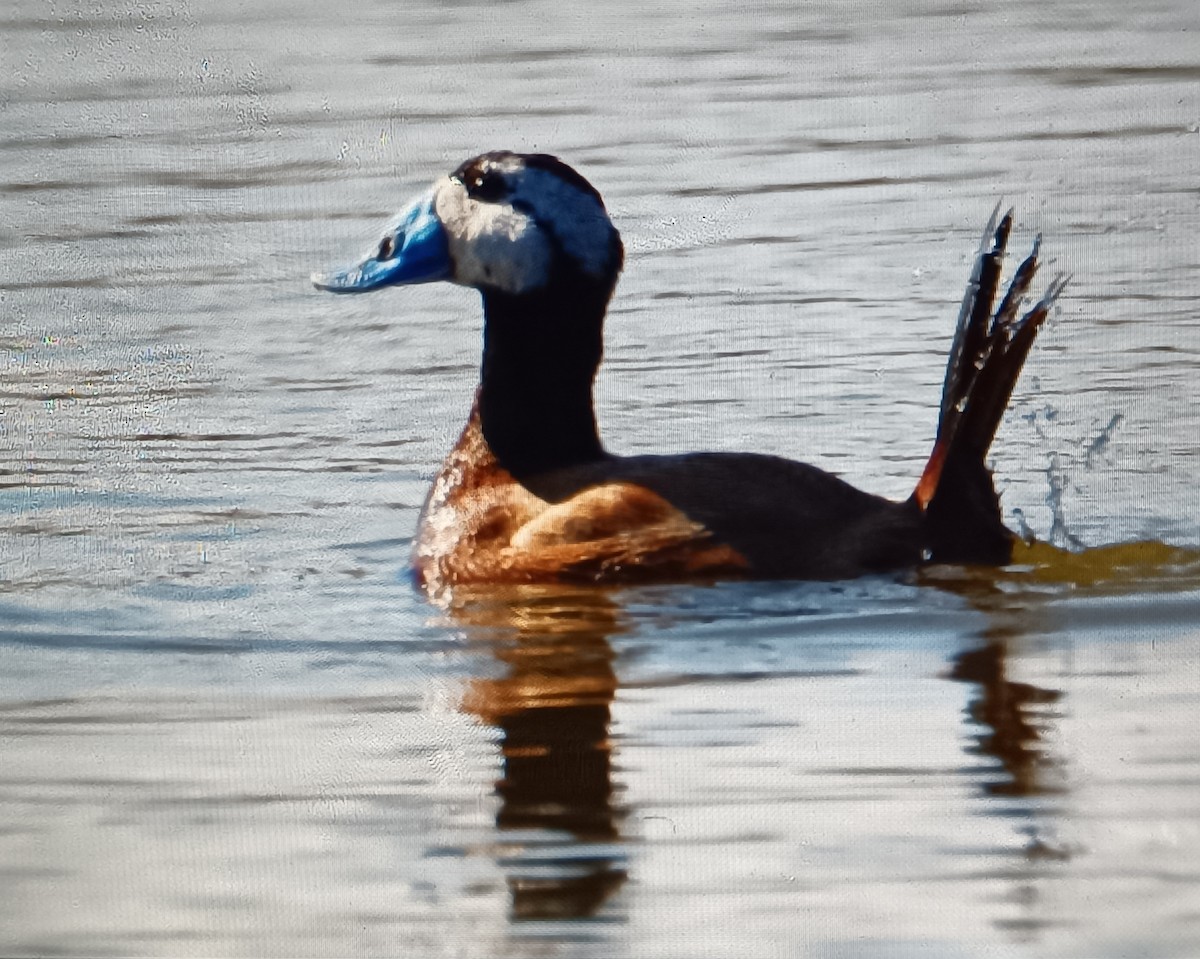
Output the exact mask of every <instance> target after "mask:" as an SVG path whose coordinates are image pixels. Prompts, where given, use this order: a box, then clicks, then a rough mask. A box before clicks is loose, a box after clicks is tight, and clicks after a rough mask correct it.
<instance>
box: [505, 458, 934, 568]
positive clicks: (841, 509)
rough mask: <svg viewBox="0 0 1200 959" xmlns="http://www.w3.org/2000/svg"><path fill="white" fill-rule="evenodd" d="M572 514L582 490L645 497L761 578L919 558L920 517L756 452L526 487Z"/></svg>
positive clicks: (618, 467) (613, 465)
mask: <svg viewBox="0 0 1200 959" xmlns="http://www.w3.org/2000/svg"><path fill="white" fill-rule="evenodd" d="M527 485H528V486H529V488H530V489H531V490H532V491H533V492H535V493H536V494H537V495H538V497H539V498H541V499H544V500H547V501H548V502H551V503H555V504H558V506H557V507H556V508H559V509H563V510H565V511H568V512H569V511H570V510H571V509H572V504H573V503H579V502H581V500H580V496H581V494H584V492H585V491H586V490H589V489H597V488H616V489H622V488H624V489H628V490H629V495H630V496H636V495H638V493H637V491H647V492H649V493H650V494H652V495H653V496H655V497H657V498H659V499H661V500H663V501H665V502H666V503H669V504H670V505H671V506H672V507H673V508H674V509H675V510H678V511H679V513H681V514H682V515H683V516H686V517H687V519H688V520H689V521H691V522H692V523H693V524H695V525H697V526H699V527H702V528H703V529H704V531H705V533H706V535H707V536H708V537H709V538H711V540H712V541H713V542H716V543H720V544H723V545H724V546H726V547H728V548H730V549H731V550H732V551H733V552H735V553H736V554H737V555H738V556H740V557H741V558H742V559H743V560H744V562H745V574H746V575H748V576H752V577H763V578H804V579H840V578H845V577H852V576H860V575H862V574H864V573H869V572H877V571H880V570H887V569H895V568H897V567H902V566H911V565H913V564H915V563H917V562H919V561H920V559H921V550H920V515H919V511H918V510H917V509H916V508H915V507H914V506H913V505H911V504H908V503H893V502H891V501H889V500H886V499H883V498H882V497H879V496H874V495H872V494H870V493H865V492H863V491H861V490H858V489H855V488H854V487H853V486H851V485H850V484H849V483H846V482H845V481H843V480H841V479H839V478H838V477H836V476H833V475H832V474H830V473H827V472H825V471H824V470H821V469H818V468H817V467H815V466H810V465H808V464H806V463H799V462H796V461H793V460H788V459H783V458H781V457H777V456H766V455H761V454H756V453H689V454H685V455H677V456H631V457H610V458H606V459H604V460H600V461H597V462H594V463H589V464H585V465H582V466H577V467H572V468H570V469H566V470H559V471H556V472H554V473H551V474H548V475H546V476H542V477H538V478H536V479H534V480H531V481H528V482H527Z"/></svg>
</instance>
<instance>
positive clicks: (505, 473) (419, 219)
mask: <svg viewBox="0 0 1200 959" xmlns="http://www.w3.org/2000/svg"><path fill="white" fill-rule="evenodd" d="M1011 225H1012V216H1011V214H1009V215H1006V216H1004V217H1003V218H1001V219H1000V220H999V222H998V223H997V217H996V215H993V217H992V221H991V222H990V223H989V225H988V229H987V231H986V233H985V235H984V244H983V246H982V247H981V249H980V253H979V258H978V260H977V262H976V266H975V270H974V272H973V274H972V276H971V280H970V283H969V284H968V288H967V293H966V296H965V298H964V300H963V305H962V310H961V312H960V315H959V319H958V326H957V330H956V332H955V336H954V341H953V345H952V347H951V352H950V359H949V363H948V366H947V371H946V379H945V385H944V389H943V395H942V403H941V411H940V419H939V423H938V430H937V438H936V440H935V443H934V447H933V451H932V453H931V455H930V458H929V461H928V463H927V465H926V466H925V469H924V472H923V474H922V476H921V478H920V481H919V482H918V483H917V486H916V489H915V490H914V492H913V494H912V496H910V497H909V498H908V499H906V500H904V501H903V502H893V501H891V500H887V499H883V498H882V497H879V496H875V495H872V494H871V493H865V492H862V491H860V490H858V489H855V488H854V487H852V486H850V485H849V484H848V483H846V482H844V481H843V480H841V479H838V478H837V477H836V476H833V475H831V474H830V473H826V472H824V471H823V470H820V469H817V468H816V467H814V466H809V465H806V464H804V463H798V462H795V461H793V460H788V459H782V458H780V457H776V456H765V455H761V454H757V453H688V454H682V455H670V456H614V455H612V454H610V453H608V452H606V451H605V449H604V447H603V445H602V444H601V442H600V436H599V432H598V430H597V427H596V416H595V410H594V408H593V405H592V383H593V380H594V379H595V376H596V370H597V368H598V366H599V364H600V357H601V352H602V336H603V327H604V315H605V311H606V309H607V307H608V302H609V299H610V298H611V296H612V293H613V290H614V288H615V287H616V283H617V277H618V275H619V273H620V271H621V267H622V264H623V261H624V249H623V247H622V244H621V238H620V235H619V234H618V232H617V229H616V227H614V226H613V224H612V221H611V220H610V219H609V217H608V214H607V212H606V211H605V208H604V202H603V200H602V199H601V198H600V194H599V193H598V192H597V191H596V189H595V188H594V187H593V186H592V185H591V184H590V183H589V182H588V181H587V180H585V179H584V178H583V177H582V176H581V175H580V174H579V173H577V172H576V171H575V170H573V169H572V168H571V167H569V166H567V165H566V164H565V163H563V162H562V161H561V160H558V159H557V158H555V157H552V156H547V155H544V154H519V153H510V152H493V153H485V154H483V155H481V156H477V157H475V158H474V159H471V160H468V161H467V162H466V163H464V164H462V166H460V167H459V168H458V169H457V170H455V171H454V172H453V173H451V174H450V175H449V176H448V177H442V178H441V179H440V180H438V181H437V182H436V183H435V184H434V185H433V187H432V189H430V190H429V192H427V193H425V194H424V195H423V196H421V197H420V198H419V199H417V200H416V201H414V202H413V203H412V204H411V205H410V206H408V207H407V208H406V209H405V210H404V211H403V212H402V213H400V214H399V215H398V216H397V217H396V218H395V219H394V220H393V221H392V223H391V224H389V226H388V227H387V229H386V230H385V232H384V235H383V237H382V239H381V240H380V241H379V242H378V243H377V244H376V245H375V246H374V247H373V248H372V250H371V252H370V253H369V254H368V255H367V256H366V257H365V258H364V259H363V260H362V262H360V263H358V264H356V265H354V266H352V267H349V268H347V269H344V270H341V271H337V272H333V273H329V274H321V275H314V276H313V283H314V284H315V285H316V286H317V287H319V288H321V289H324V290H332V291H334V292H341V293H357V292H362V291H365V290H373V289H377V288H379V287H384V286H394V285H406V284H413V283H430V282H433V281H435V280H448V281H450V282H452V283H458V284H461V285H463V286H471V287H474V288H475V289H477V290H479V292H480V293H481V294H482V296H483V312H484V330H483V365H482V372H481V376H480V383H479V387H478V389H477V391H476V394H475V402H474V405H473V406H472V408H471V413H470V416H469V418H468V420H467V425H466V428H465V429H464V430H463V433H462V436H461V437H460V438H459V440H458V443H457V444H456V445H455V447H454V449H453V450H451V452H450V455H449V456H448V458H447V459H446V462H445V464H444V465H443V466H442V469H441V472H440V473H439V474H438V476H437V478H436V479H435V480H434V483H433V487H432V488H431V490H430V492H429V496H428V498H427V500H426V502H425V507H424V509H423V510H422V513H421V519H420V524H419V528H418V531H417V537H416V541H415V545H414V550H413V564H414V567H415V572H416V575H417V578H418V580H419V581H420V582H421V583H422V584H423V585H424V586H425V587H426V588H428V589H431V590H438V589H442V588H444V587H447V586H453V585H454V584H456V583H515V582H539V581H541V582H547V581H556V580H558V581H561V580H573V581H579V580H585V581H595V582H630V581H672V580H673V581H679V580H688V579H718V578H771V579H840V578H847V577H853V576H859V575H862V574H865V573H875V572H882V571H887V570H896V569H902V568H906V567H914V566H918V565H920V564H922V563H927V562H966V563H987V564H1003V563H1006V562H1008V561H1009V560H1010V559H1011V555H1012V547H1013V542H1014V536H1013V534H1012V533H1011V532H1010V531H1009V530H1007V529H1006V528H1005V527H1004V525H1003V523H1002V521H1001V516H1000V504H999V498H998V496H997V494H996V491H995V488H994V486H993V484H992V475H991V472H990V471H989V470H988V468H987V466H986V464H985V457H986V455H987V452H988V448H989V447H990V446H991V443H992V439H993V437H994V436H995V433H996V429H997V427H998V426H999V424H1000V420H1001V417H1002V416H1003V415H1004V411H1005V408H1006V407H1007V405H1008V401H1009V398H1010V396H1011V394H1012V390H1013V387H1014V386H1015V384H1016V381H1017V377H1018V376H1019V374H1020V371H1021V366H1022V364H1023V363H1024V360H1025V356H1026V354H1027V353H1028V351H1029V348H1030V346H1031V345H1032V343H1033V340H1034V337H1035V336H1036V334H1037V331H1038V328H1039V326H1040V325H1041V323H1042V321H1043V320H1044V319H1045V318H1046V315H1047V313H1048V311H1049V309H1050V307H1051V305H1052V304H1053V302H1054V300H1055V298H1056V297H1057V296H1058V294H1059V293H1060V292H1061V289H1062V282H1061V281H1056V282H1055V283H1052V284H1051V285H1050V287H1049V289H1048V291H1047V292H1046V294H1045V296H1043V297H1042V299H1041V300H1040V301H1039V302H1038V303H1037V304H1036V305H1035V306H1034V307H1033V308H1032V309H1030V310H1029V311H1028V312H1027V313H1025V314H1023V315H1022V314H1021V313H1020V305H1021V301H1022V299H1023V298H1024V296H1025V294H1026V293H1027V291H1028V289H1029V285H1030V282H1031V281H1032V279H1033V276H1034V273H1035V271H1036V270H1037V256H1038V247H1037V244H1036V243H1035V245H1034V248H1033V251H1032V252H1031V253H1030V255H1029V256H1028V258H1026V259H1025V261H1024V262H1023V263H1022V264H1021V265H1020V267H1019V268H1018V269H1017V271H1016V272H1015V274H1014V275H1013V278H1012V281H1011V283H1010V285H1009V288H1008V291H1007V292H1006V294H1005V295H1004V297H1003V298H1002V300H1001V302H1000V304H999V306H997V307H995V309H994V310H993V306H994V301H995V298H996V294H997V292H998V288H999V283H1000V261H1001V259H1002V257H1003V255H1004V250H1005V246H1006V243H1007V239H1008V234H1009V231H1010V229H1011ZM989 239H990V241H991V242H990V245H989V243H988V241H989Z"/></svg>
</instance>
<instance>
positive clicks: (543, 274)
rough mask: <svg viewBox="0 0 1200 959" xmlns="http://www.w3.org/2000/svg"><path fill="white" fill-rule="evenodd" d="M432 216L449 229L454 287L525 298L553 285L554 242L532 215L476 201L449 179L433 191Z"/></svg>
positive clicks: (462, 187) (459, 184)
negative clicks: (488, 289)
mask: <svg viewBox="0 0 1200 959" xmlns="http://www.w3.org/2000/svg"><path fill="white" fill-rule="evenodd" d="M434 211H435V212H436V213H437V217H438V219H439V220H441V221H442V226H443V227H445V229H446V240H447V242H448V243H449V246H450V258H451V259H452V260H453V261H454V276H453V280H454V282H455V283H461V284H462V285H463V286H475V287H479V286H490V287H495V288H497V289H501V290H503V291H504V292H506V293H525V292H526V291H528V290H533V289H537V288H538V287H540V286H545V285H546V283H547V282H548V281H549V279H550V264H551V262H552V260H553V250H552V249H551V246H550V239H549V237H547V236H545V235H544V234H543V233H542V232H541V230H539V229H538V226H537V224H536V223H534V221H533V219H532V217H530V216H529V215H528V214H526V213H522V212H521V211H520V210H516V209H514V208H513V207H512V206H511V205H510V204H508V203H484V202H481V201H479V200H473V199H471V197H469V196H468V195H467V190H466V187H464V186H463V185H462V184H461V183H459V182H458V181H457V180H451V179H450V178H449V177H442V178H441V179H440V180H438V182H437V184H436V185H435V186H434Z"/></svg>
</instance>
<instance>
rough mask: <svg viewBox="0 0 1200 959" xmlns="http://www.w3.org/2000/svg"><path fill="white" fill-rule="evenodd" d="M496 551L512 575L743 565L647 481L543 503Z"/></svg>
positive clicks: (594, 576) (742, 568) (626, 573)
mask: <svg viewBox="0 0 1200 959" xmlns="http://www.w3.org/2000/svg"><path fill="white" fill-rule="evenodd" d="M503 553H504V556H503V557H502V560H503V562H504V563H505V564H506V565H507V566H508V568H509V570H510V571H511V572H512V574H513V575H514V576H515V577H517V578H526V577H529V578H534V579H541V578H555V579H588V580H620V581H637V580H652V579H653V580H663V579H695V578H706V577H710V576H713V577H715V576H721V577H729V576H737V575H739V574H744V573H746V572H747V571H748V570H749V569H750V564H749V562H748V560H747V559H746V558H745V557H744V556H742V555H741V554H740V553H739V552H738V551H737V550H736V549H734V548H733V547H732V546H730V545H729V544H728V543H723V542H720V541H718V540H717V539H716V537H715V536H714V535H713V533H712V531H711V530H709V529H707V528H706V527H705V526H704V525H703V524H702V523H698V522H696V521H695V520H693V519H691V518H690V517H689V516H688V515H687V514H685V513H684V512H682V511H681V510H680V509H678V508H677V507H675V506H674V505H672V504H671V503H670V502H668V501H667V500H666V499H664V498H663V497H662V496H660V495H658V494H657V493H655V492H654V491H653V490H651V489H648V488H647V487H646V486H643V485H640V484H636V483H630V482H621V481H609V482H601V483H599V484H598V485H593V486H588V487H586V488H584V489H583V490H581V491H580V492H578V493H576V494H574V495H572V496H569V497H567V498H566V499H563V500H562V501H560V502H557V503H554V504H553V505H551V506H549V507H548V508H547V509H546V510H544V511H543V512H541V513H539V514H538V515H537V516H535V517H534V518H533V519H531V520H530V521H529V522H527V523H525V524H524V525H523V526H522V527H521V528H520V529H518V530H517V531H516V533H515V534H514V535H513V537H512V540H511V542H510V545H509V547H508V548H507V549H505V550H504V551H503ZM542 574H545V575H542Z"/></svg>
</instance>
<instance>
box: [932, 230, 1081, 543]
mask: <svg viewBox="0 0 1200 959" xmlns="http://www.w3.org/2000/svg"><path fill="white" fill-rule="evenodd" d="M999 214H1000V208H999V207H998V206H997V207H996V209H995V211H994V212H993V213H992V216H991V219H990V220H989V221H988V225H987V228H986V230H985V231H984V234H983V240H982V242H981V243H980V248H979V256H978V258H977V259H976V261H975V268H974V270H973V271H972V273H971V279H970V282H969V283H968V284H967V292H966V295H965V296H964V297H963V303H962V309H961V310H960V311H959V314H958V324H957V327H956V328H955V331H954V341H953V343H952V345H951V347H950V359H949V361H948V363H947V365H946V380H945V384H944V385H943V387H942V404H941V413H940V416H939V419H938V429H937V438H936V440H935V441H934V444H933V452H932V453H931V454H930V456H929V462H928V463H927V464H926V466H925V471H924V473H923V474H922V475H921V479H920V482H918V483H917V488H916V489H915V490H914V491H913V495H912V499H913V501H914V502H915V503H916V504H917V506H918V507H919V508H920V509H921V510H922V512H923V514H924V528H925V534H926V549H927V553H928V556H929V558H930V559H931V560H933V561H935V562H978V563H1006V562H1008V561H1009V559H1010V558H1011V555H1012V543H1013V534H1012V533H1010V532H1009V531H1008V530H1007V529H1006V528H1005V527H1004V524H1003V522H1002V521H1001V516H1000V499H999V497H998V496H997V495H996V489H995V486H994V485H993V482H992V474H991V471H990V470H989V469H988V468H987V464H986V462H985V460H986V457H987V453H988V450H989V448H990V447H991V445H992V440H993V439H994V438H995V436H996V430H997V429H999V427H1000V421H1001V419H1003V417H1004V412H1005V410H1006V409H1007V408H1008V401H1009V400H1010V399H1011V398H1012V392H1013V388H1014V387H1015V386H1016V384H1017V378H1018V377H1019V376H1020V375H1021V367H1022V366H1023V365H1024V363H1025V358H1026V356H1028V354H1029V349H1030V347H1031V346H1033V341H1034V339H1035V338H1036V336H1037V333H1038V330H1039V328H1040V327H1041V325H1042V323H1043V322H1044V321H1045V319H1046V316H1047V315H1048V314H1049V312H1050V308H1051V307H1052V306H1053V305H1054V302H1055V300H1056V299H1057V298H1058V296H1059V294H1060V293H1062V291H1063V288H1064V286H1065V285H1066V279H1065V278H1063V277H1059V278H1057V279H1055V280H1054V282H1052V283H1051V284H1050V286H1049V287H1048V288H1047V290H1046V293H1045V294H1044V295H1043V296H1042V298H1041V299H1040V300H1039V301H1038V302H1037V303H1036V304H1035V305H1034V306H1033V308H1032V309H1030V310H1029V311H1028V312H1026V313H1025V314H1023V315H1021V314H1020V309H1021V303H1022V300H1023V299H1024V298H1025V296H1026V294H1027V293H1028V292H1029V287H1030V284H1031V283H1032V282H1033V278H1034V275H1035V274H1036V273H1037V269H1038V253H1039V250H1040V246H1041V237H1038V238H1037V239H1036V240H1034V243H1033V250H1032V251H1031V252H1030V254H1029V255H1028V256H1027V257H1026V258H1025V260H1024V261H1023V262H1022V263H1021V265H1020V266H1019V267H1018V268H1017V271H1016V272H1015V273H1014V274H1013V277H1012V281H1011V282H1010V283H1009V286H1008V290H1007V291H1006V292H1005V294H1004V297H1003V299H1001V301H1000V305H999V306H998V307H996V308H995V311H994V312H993V305H994V304H995V301H996V294H997V292H998V291H999V288H1000V267H1001V262H1002V260H1003V259H1004V252H1005V249H1006V247H1007V245H1008V236H1009V233H1010V232H1011V231H1012V220H1013V215H1012V211H1011V210H1010V211H1009V212H1008V213H1006V214H1005V215H1004V216H1003V217H1000V215H999ZM989 239H990V243H991V245H990V248H989Z"/></svg>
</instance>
